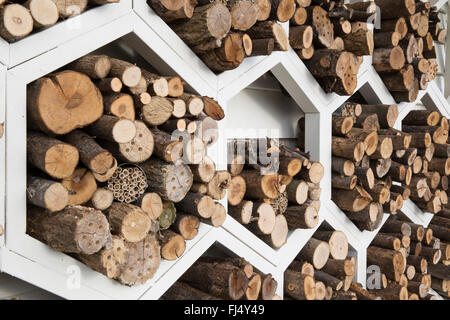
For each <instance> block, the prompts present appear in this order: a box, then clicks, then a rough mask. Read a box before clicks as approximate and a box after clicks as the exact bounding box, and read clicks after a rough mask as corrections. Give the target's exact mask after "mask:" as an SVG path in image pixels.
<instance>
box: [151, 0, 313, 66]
mask: <svg viewBox="0 0 450 320" xmlns="http://www.w3.org/2000/svg"><path fill="white" fill-rule="evenodd" d="M297 2H298V3H299V2H308V1H297ZM147 3H148V5H149V6H151V7H152V9H153V10H154V11H155V12H156V13H157V14H158V15H159V16H160V17H161V18H162V19H163V20H164V21H165V22H166V23H168V24H169V26H170V27H171V28H172V30H173V31H175V33H176V34H177V35H178V36H179V37H180V38H181V39H182V40H183V41H184V42H185V43H186V44H187V45H188V46H189V47H190V48H191V49H192V51H194V52H195V53H196V54H197V55H198V56H199V57H200V59H201V60H203V62H204V63H205V64H206V65H207V66H208V67H209V68H210V69H211V70H213V71H214V72H217V73H220V72H223V71H226V70H232V69H235V68H237V67H238V66H239V65H240V64H241V63H242V61H243V60H244V58H245V57H248V56H260V55H270V54H271V53H272V51H287V50H288V48H289V40H288V36H287V34H286V32H285V30H284V29H283V27H282V26H281V25H280V24H279V23H278V22H277V21H280V22H286V21H288V20H289V19H290V18H291V17H292V16H293V15H294V10H295V0H276V1H271V0H258V1H253V0H230V1H226V2H222V1H220V0H214V1H210V0H147Z"/></svg>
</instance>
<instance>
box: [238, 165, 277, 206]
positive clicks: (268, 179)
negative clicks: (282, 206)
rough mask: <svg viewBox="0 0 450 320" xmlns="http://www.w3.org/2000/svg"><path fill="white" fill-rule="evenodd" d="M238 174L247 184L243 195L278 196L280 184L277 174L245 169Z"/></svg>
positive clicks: (270, 197)
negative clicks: (265, 173)
mask: <svg viewBox="0 0 450 320" xmlns="http://www.w3.org/2000/svg"><path fill="white" fill-rule="evenodd" d="M240 175H241V176H242V178H244V180H245V182H246V184H247V192H246V195H245V196H246V197H248V198H249V199H255V200H258V199H265V198H269V199H275V198H276V197H277V196H278V191H279V188H280V185H279V181H278V175H277V174H270V175H261V173H260V172H258V171H256V170H252V171H250V170H246V171H242V172H241V174H240Z"/></svg>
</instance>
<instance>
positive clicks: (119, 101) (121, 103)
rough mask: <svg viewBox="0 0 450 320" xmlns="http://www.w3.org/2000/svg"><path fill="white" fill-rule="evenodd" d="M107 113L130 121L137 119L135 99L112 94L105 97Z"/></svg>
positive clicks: (122, 94)
mask: <svg viewBox="0 0 450 320" xmlns="http://www.w3.org/2000/svg"><path fill="white" fill-rule="evenodd" d="M103 104H104V108H105V113H107V114H110V115H113V116H116V117H119V118H125V119H128V120H132V121H133V120H134V119H135V110H134V101H133V97H132V96H131V95H129V94H126V93H110V94H107V95H104V96H103Z"/></svg>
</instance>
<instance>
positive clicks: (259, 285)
mask: <svg viewBox="0 0 450 320" xmlns="http://www.w3.org/2000/svg"><path fill="white" fill-rule="evenodd" d="M277 285H278V283H277V281H276V280H275V279H274V278H273V277H272V275H271V274H264V273H262V272H260V271H258V270H256V269H255V268H253V266H252V265H251V264H250V263H248V262H247V261H245V260H244V259H243V258H222V257H212V256H203V257H200V259H199V260H198V261H197V262H195V263H194V264H193V265H192V266H191V267H190V268H189V270H187V271H186V272H185V273H184V274H183V275H182V276H181V278H180V279H179V280H178V281H177V282H175V283H174V284H173V285H172V287H170V288H169V290H167V291H166V293H165V294H164V295H163V296H162V297H161V299H163V300H279V299H280V297H279V296H278V295H277V294H276V293H275V291H276V290H277Z"/></svg>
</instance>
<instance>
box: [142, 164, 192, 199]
mask: <svg viewBox="0 0 450 320" xmlns="http://www.w3.org/2000/svg"><path fill="white" fill-rule="evenodd" d="M140 166H141V168H142V170H144V172H145V174H146V175H147V180H148V185H149V190H150V191H152V192H156V193H158V194H159V195H160V196H161V198H163V199H164V200H169V201H173V202H179V201H181V200H182V199H183V198H184V197H185V196H186V194H187V193H188V191H189V189H190V188H191V186H192V182H193V179H192V173H191V170H190V169H189V167H188V166H186V165H184V164H177V165H175V164H168V163H166V162H163V161H160V160H156V159H152V158H150V159H149V160H147V162H144V163H142V164H141V165H140Z"/></svg>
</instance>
